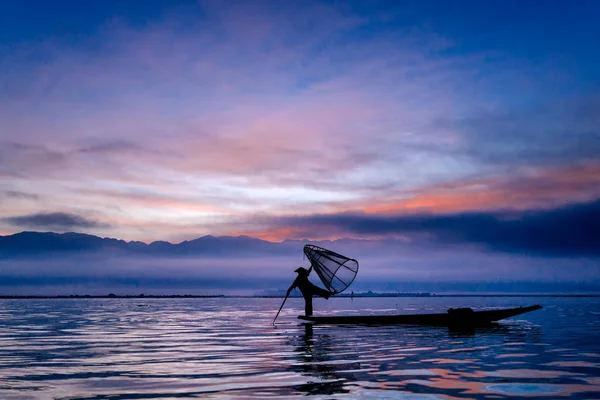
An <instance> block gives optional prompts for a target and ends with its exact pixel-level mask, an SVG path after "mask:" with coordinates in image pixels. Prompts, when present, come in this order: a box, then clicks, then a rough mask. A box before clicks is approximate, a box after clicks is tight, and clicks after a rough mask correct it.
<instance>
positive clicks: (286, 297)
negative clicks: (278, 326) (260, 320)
mask: <svg viewBox="0 0 600 400" xmlns="http://www.w3.org/2000/svg"><path fill="white" fill-rule="evenodd" d="M288 296H289V293H288V294H286V295H285V299H283V303H281V307H279V311H277V315H276V316H275V318H273V325H275V320H276V319H277V317H279V313H280V312H281V309H282V308H283V305H284V304H285V301H286V300H287V299H288Z"/></svg>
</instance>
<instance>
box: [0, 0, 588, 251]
mask: <svg viewBox="0 0 600 400" xmlns="http://www.w3.org/2000/svg"><path fill="white" fill-rule="evenodd" d="M599 16H600V3H598V2H596V1H576V2H575V3H569V4H567V3H566V2H553V1H549V2H544V3H543V4H542V3H541V2H537V1H515V2H513V1H502V2H500V1H498V2H493V3H488V2H480V1H455V2H442V1H439V2H427V1H425V2H422V1H414V2H413V1H389V2H385V1H369V2H334V1H321V2H311V1H285V2H283V1H282V2H278V1H271V2H269V1H256V2H254V1H223V2H220V1H199V2H195V1H179V2H175V1H52V2H50V1H33V0H31V1H18V2H2V4H1V5H0V25H1V26H2V30H1V31H0V234H1V235H8V234H12V233H16V232H20V231H23V230H37V231H54V232H65V231H77V232H86V233H91V234H95V235H99V236H110V237H117V238H122V239H126V240H141V241H146V242H150V241H153V240H158V239H161V240H170V241H173V242H178V241H181V240H185V239H192V238H195V237H199V236H202V235H206V234H212V235H240V234H247V235H250V236H255V237H260V238H264V239H269V240H275V241H281V240H284V239H286V238H309V239H320V238H339V237H348V236H350V237H381V236H388V235H398V234H400V235H405V234H406V231H407V228H406V227H405V226H403V225H402V224H400V225H402V226H399V228H398V229H394V228H393V227H390V226H389V224H388V225H387V228H386V229H381V230H379V229H377V228H376V227H374V226H373V224H371V228H370V229H359V228H356V224H354V225H352V224H348V223H345V222H344V221H347V220H348V219H352V218H354V219H357V220H360V221H363V220H364V219H369V218H375V219H376V220H377V221H384V222H385V223H387V222H389V221H402V218H404V217H405V216H408V217H414V216H415V215H417V216H421V217H422V216H428V217H429V218H434V217H435V216H443V218H451V217H452V216H454V215H464V214H465V213H466V214H469V215H471V213H475V214H476V215H496V214H495V213H497V212H499V211H501V212H505V211H507V210H509V211H511V212H512V211H518V212H521V211H525V212H527V211H528V210H533V211H534V212H545V211H549V212H551V211H552V210H555V209H560V208H561V207H569V206H571V205H573V204H586V203H587V204H595V203H594V202H595V201H596V200H597V199H598V198H600V183H599V182H600V138H599V135H600V128H599V127H600V85H599V84H600V50H599V49H600V47H598V43H597V40H598V38H599V37H600V25H599V24H598V18H599ZM597 208H598V207H596V211H597ZM596 215H597V213H596ZM411 230H414V228H409V229H408V231H411Z"/></svg>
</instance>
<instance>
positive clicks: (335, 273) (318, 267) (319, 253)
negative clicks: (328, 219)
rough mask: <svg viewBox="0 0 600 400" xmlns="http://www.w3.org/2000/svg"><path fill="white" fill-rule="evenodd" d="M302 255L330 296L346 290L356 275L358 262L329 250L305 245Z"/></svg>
mask: <svg viewBox="0 0 600 400" xmlns="http://www.w3.org/2000/svg"><path fill="white" fill-rule="evenodd" d="M304 254H305V255H306V257H307V258H308V260H309V261H310V263H311V265H312V267H313V268H314V270H315V271H316V272H317V275H319V278H321V281H322V282H323V284H324V285H325V287H326V288H327V289H328V290H329V291H330V292H331V293H332V294H338V293H341V292H343V291H344V290H346V288H347V287H348V286H350V284H351V283H352V281H354V278H355V277H356V274H357V273H358V261H356V260H355V259H353V258H348V257H346V256H343V255H341V254H338V253H335V252H333V251H331V250H327V249H324V248H322V247H319V246H314V245H312V244H307V245H306V246H304Z"/></svg>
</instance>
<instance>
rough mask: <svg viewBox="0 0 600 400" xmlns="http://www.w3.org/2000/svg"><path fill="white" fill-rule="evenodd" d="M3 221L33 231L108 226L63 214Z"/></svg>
mask: <svg viewBox="0 0 600 400" xmlns="http://www.w3.org/2000/svg"><path fill="white" fill-rule="evenodd" d="M4 221H5V222H7V223H8V224H10V225H13V226H20V227H25V228H34V229H53V228H54V229H78V228H104V227H108V224H104V223H101V222H98V221H94V220H92V219H89V218H85V217H82V216H80V215H77V214H70V213H63V212H54V213H37V214H29V215H22V216H17V217H9V218H4Z"/></svg>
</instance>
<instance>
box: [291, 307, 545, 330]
mask: <svg viewBox="0 0 600 400" xmlns="http://www.w3.org/2000/svg"><path fill="white" fill-rule="evenodd" d="M540 308H542V306H540V305H539V304H538V305H535V306H529V307H518V308H505V309H502V310H486V311H473V310H472V309H470V308H457V309H452V308H451V309H449V310H448V312H447V313H445V314H402V315H336V316H323V317H315V316H310V317H305V316H303V315H301V316H299V317H298V318H299V319H303V320H305V321H311V322H313V323H315V324H329V325H338V324H353V325H399V324H405V325H430V326H449V327H453V326H454V327H455V326H469V327H471V326H485V325H488V324H491V323H493V322H495V321H499V320H501V319H505V318H510V317H514V316H516V315H520V314H524V313H527V312H530V311H534V310H539V309H540Z"/></svg>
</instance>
